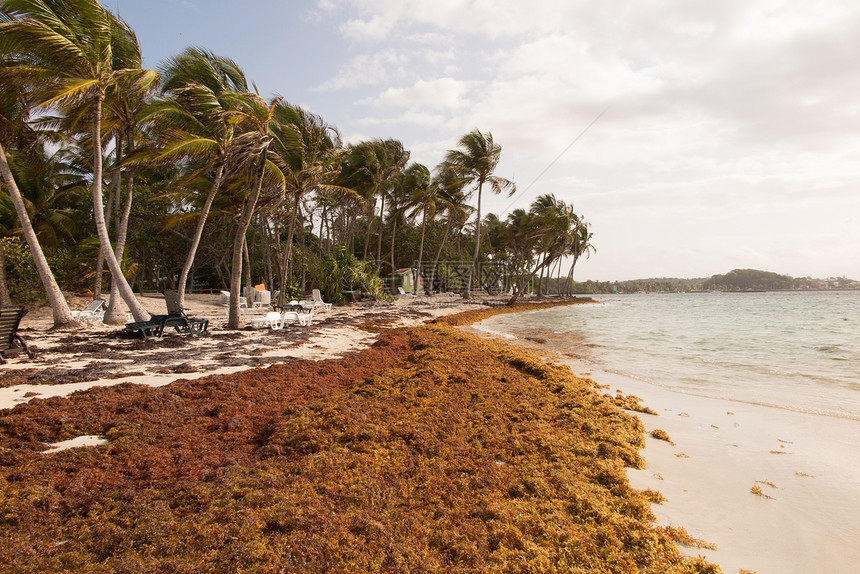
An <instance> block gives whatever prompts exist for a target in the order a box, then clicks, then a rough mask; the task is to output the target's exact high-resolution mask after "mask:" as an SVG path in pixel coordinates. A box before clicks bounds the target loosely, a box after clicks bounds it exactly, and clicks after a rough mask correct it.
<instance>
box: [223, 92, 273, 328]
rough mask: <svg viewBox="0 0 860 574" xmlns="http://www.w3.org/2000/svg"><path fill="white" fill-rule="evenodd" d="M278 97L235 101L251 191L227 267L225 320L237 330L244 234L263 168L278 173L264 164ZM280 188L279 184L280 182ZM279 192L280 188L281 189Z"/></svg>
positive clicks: (245, 97)
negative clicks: (228, 272) (241, 122)
mask: <svg viewBox="0 0 860 574" xmlns="http://www.w3.org/2000/svg"><path fill="white" fill-rule="evenodd" d="M280 101H281V98H280V97H277V96H276V97H274V98H272V100H271V101H269V102H266V101H265V100H264V99H263V98H261V97H260V96H259V95H257V94H250V93H249V94H242V95H240V96H239V97H237V98H236V100H235V102H234V103H235V105H236V109H239V110H240V111H241V113H242V115H243V124H242V126H243V127H242V129H243V130H244V131H243V133H242V134H241V135H239V136H237V140H239V141H240V142H241V145H242V146H243V147H244V148H245V151H246V153H247V155H246V157H247V158H248V160H249V163H248V165H249V167H250V168H251V169H250V172H251V173H250V174H249V176H250V179H251V190H250V192H249V193H248V195H247V197H246V199H245V202H244V205H243V206H242V213H241V215H240V216H239V220H238V222H237V225H236V235H235V237H234V239H233V249H232V252H231V255H232V257H231V259H232V266H231V268H230V304H229V310H228V317H227V328H228V329H238V328H239V296H240V295H239V292H240V289H241V276H242V255H243V250H244V249H245V238H246V237H245V235H246V232H247V231H248V227H249V226H250V225H251V218H252V217H253V216H254V210H255V209H256V207H257V200H258V199H259V198H260V192H261V190H262V187H263V179H264V175H265V173H266V171H267V167H268V168H269V169H270V170H271V171H275V172H277V173H281V172H280V170H278V169H277V167H275V166H274V165H272V166H269V165H268V157H267V156H268V151H269V144H270V143H271V141H272V137H271V135H270V134H269V128H270V124H271V122H272V117H273V116H274V110H275V107H276V106H277V105H278V103H280ZM281 186H283V182H281ZM282 190H283V187H282Z"/></svg>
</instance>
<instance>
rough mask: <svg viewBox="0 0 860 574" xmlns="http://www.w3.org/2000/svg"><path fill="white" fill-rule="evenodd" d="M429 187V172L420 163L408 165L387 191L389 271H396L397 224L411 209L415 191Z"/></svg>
mask: <svg viewBox="0 0 860 574" xmlns="http://www.w3.org/2000/svg"><path fill="white" fill-rule="evenodd" d="M429 186H430V170H429V169H427V168H426V167H425V166H424V165H422V164H420V163H412V164H410V165H408V166H407V167H406V168H405V169H404V170H403V171H402V172H401V173H399V174H397V176H396V177H395V178H394V181H393V182H392V186H391V189H390V191H389V197H390V199H391V201H390V203H389V206H388V212H389V216H388V220H389V221H390V222H391V252H390V256H391V269H392V278H393V272H394V271H395V270H396V262H395V261H396V260H395V252H396V247H397V224H398V222H399V221H402V220H403V219H404V216H405V214H406V213H407V212H408V211H409V209H410V208H411V207H412V205H413V202H414V200H415V194H416V190H418V189H421V188H428V187H429Z"/></svg>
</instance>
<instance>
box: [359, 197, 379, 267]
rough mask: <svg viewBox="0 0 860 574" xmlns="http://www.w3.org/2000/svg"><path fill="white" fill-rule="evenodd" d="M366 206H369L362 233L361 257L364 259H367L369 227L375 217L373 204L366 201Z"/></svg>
mask: <svg viewBox="0 0 860 574" xmlns="http://www.w3.org/2000/svg"><path fill="white" fill-rule="evenodd" d="M368 207H370V209H368V210H367V211H368V213H367V228H366V230H365V235H364V255H362V257H361V258H362V259H363V260H364V261H367V249H368V246H369V245H370V228H371V226H372V225H373V220H374V218H375V217H376V212H375V211H374V207H375V205H373V206H371V205H370V204H369V202H368Z"/></svg>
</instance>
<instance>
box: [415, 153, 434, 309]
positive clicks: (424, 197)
mask: <svg viewBox="0 0 860 574" xmlns="http://www.w3.org/2000/svg"><path fill="white" fill-rule="evenodd" d="M409 169H412V170H413V171H414V176H413V178H412V184H411V185H410V188H411V194H412V196H411V197H410V199H409V205H410V206H411V207H412V213H411V214H410V219H412V220H414V219H415V218H416V217H417V216H418V214H419V213H420V214H421V240H420V241H419V243H418V262H417V264H416V270H415V273H414V274H413V277H412V294H413V295H416V294H417V293H418V279H419V277H420V276H421V264H422V261H423V259H424V235H425V233H426V231H427V219H428V218H430V219H432V218H433V217H435V216H436V207H437V197H438V196H437V193H438V190H439V189H438V187H436V186H434V185H432V181H433V180H432V178H431V177H430V170H429V169H427V168H426V167H425V166H423V165H421V164H420V163H418V164H412V165H411V166H409V168H407V171H408V170H409Z"/></svg>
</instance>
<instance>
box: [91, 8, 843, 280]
mask: <svg viewBox="0 0 860 574" xmlns="http://www.w3.org/2000/svg"><path fill="white" fill-rule="evenodd" d="M103 5H104V6H105V7H106V8H108V9H109V10H111V11H113V12H114V13H118V14H119V15H120V16H121V17H122V18H123V19H125V20H126V21H127V22H128V23H129V24H130V25H131V27H132V28H133V29H134V30H135V32H136V33H137V35H138V39H139V41H140V44H141V49H142V51H143V55H144V59H145V62H144V63H145V65H146V66H148V67H151V68H156V69H157V68H158V66H159V65H161V64H162V63H163V62H164V60H166V59H167V58H169V57H171V56H174V55H176V54H179V53H180V52H181V51H182V50H184V49H185V48H186V47H188V46H200V47H204V48H207V49H209V50H211V51H212V52H214V53H216V54H218V55H220V56H226V57H229V58H232V59H233V60H235V61H236V62H237V63H238V64H239V65H240V67H242V69H243V70H244V71H245V73H246V75H247V77H248V79H249V80H250V81H252V82H253V83H254V84H255V85H256V87H257V89H258V91H259V93H260V94H261V95H263V96H270V95H273V94H279V95H281V96H283V97H284V98H285V99H286V100H287V101H289V102H291V103H293V104H298V105H301V106H302V107H305V108H307V109H309V110H311V111H313V112H314V113H317V114H320V115H322V116H323V117H324V118H325V120H326V121H327V122H328V123H330V124H333V125H335V126H337V128H338V129H339V130H340V132H341V134H342V135H343V138H344V140H345V141H346V142H347V143H350V142H358V141H361V140H362V139H369V138H377V137H378V138H383V139H385V138H395V139H398V140H400V141H402V142H403V144H404V146H405V147H406V149H409V150H410V151H411V160H412V161H416V162H420V163H423V164H424V165H426V166H427V167H429V168H431V169H432V168H433V167H435V166H436V165H438V164H439V163H440V162H441V161H442V159H443V156H444V154H445V152H446V151H447V150H450V149H454V148H455V147H456V145H457V141H458V139H459V138H460V137H461V136H462V135H464V134H465V133H467V132H469V131H471V130H473V129H475V128H478V129H480V130H481V131H482V132H490V133H491V134H492V135H493V139H494V141H495V142H496V143H497V144H499V145H501V147H502V154H501V161H500V163H499V165H498V168H497V170H496V175H499V176H501V177H505V178H507V179H510V180H512V181H514V182H515V183H516V184H517V191H516V193H515V195H513V196H511V197H508V196H494V195H492V194H491V193H486V194H485V195H484V202H483V206H482V208H483V210H484V212H485V213H486V212H494V213H496V214H498V215H500V217H502V218H504V217H506V216H507V214H508V213H509V212H510V210H512V209H516V208H524V209H528V207H529V206H530V204H531V203H532V202H533V201H534V199H535V198H536V197H537V196H538V195H542V194H548V193H552V194H555V196H556V198H558V199H560V200H563V201H565V202H567V203H572V204H573V206H574V208H575V210H576V212H577V213H579V214H581V215H582V216H583V217H584V219H585V220H586V221H588V222H589V223H590V225H591V227H590V230H591V232H592V233H593V239H592V242H593V244H594V246H595V248H596V252H595V253H594V254H593V255H592V256H591V257H590V258H589V259H587V260H582V261H580V262H579V263H578V264H577V267H576V274H575V278H576V279H577V280H579V281H584V280H587V279H594V280H600V281H611V280H625V279H635V278H651V277H685V278H693V277H709V276H711V275H714V274H718V273H726V272H728V271H730V270H732V269H738V268H753V269H761V270H766V271H774V272H777V273H781V274H786V275H791V276H795V277H806V276H812V277H831V276H833V277H836V276H838V277H841V276H847V277H850V278H854V279H860V114H858V112H860V3H858V2H856V1H854V0H820V1H819V0H805V1H803V2H800V1H799V0H786V1H781V0H720V1H718V2H714V1H713V0H600V1H597V0H588V1H586V0H531V1H528V2H524V1H522V0H433V1H427V0H292V1H287V0H281V1H279V0H245V1H244V2H242V3H238V2H235V1H226V0H169V1H168V0H147V1H145V2H144V1H142V0H135V1H132V0H103Z"/></svg>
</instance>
